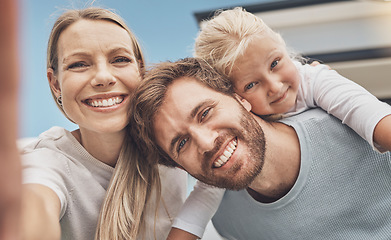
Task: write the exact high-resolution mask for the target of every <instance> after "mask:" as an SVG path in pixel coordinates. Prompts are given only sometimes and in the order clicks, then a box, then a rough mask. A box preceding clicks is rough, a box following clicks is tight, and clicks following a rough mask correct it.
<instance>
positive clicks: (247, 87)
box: [244, 82, 256, 91]
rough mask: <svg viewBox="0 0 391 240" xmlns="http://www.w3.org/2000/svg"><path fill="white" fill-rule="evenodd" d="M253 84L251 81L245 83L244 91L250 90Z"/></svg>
mask: <svg viewBox="0 0 391 240" xmlns="http://www.w3.org/2000/svg"><path fill="white" fill-rule="evenodd" d="M255 85H256V83H255V82H252V83H250V84H248V85H246V86H245V87H244V91H247V90H250V89H251V88H253V87H254V86H255Z"/></svg>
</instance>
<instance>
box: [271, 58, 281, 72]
mask: <svg viewBox="0 0 391 240" xmlns="http://www.w3.org/2000/svg"><path fill="white" fill-rule="evenodd" d="M279 62H280V60H274V61H273V62H272V64H271V65H270V69H271V70H273V68H275V67H276V66H277V65H278V63H279Z"/></svg>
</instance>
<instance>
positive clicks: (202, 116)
mask: <svg viewBox="0 0 391 240" xmlns="http://www.w3.org/2000/svg"><path fill="white" fill-rule="evenodd" d="M209 111H210V108H207V109H206V110H205V111H204V112H203V113H202V114H201V119H200V120H201V121H202V120H203V119H204V118H205V117H206V116H207V115H208V113H209Z"/></svg>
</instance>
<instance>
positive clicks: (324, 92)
mask: <svg viewBox="0 0 391 240" xmlns="http://www.w3.org/2000/svg"><path fill="white" fill-rule="evenodd" d="M294 63H295V65H296V67H297V69H298V71H299V74H300V77H301V82H300V84H299V89H298V94H297V100H296V105H295V106H294V107H293V108H292V109H290V110H289V111H288V112H287V113H285V114H282V117H284V118H285V117H289V116H294V115H297V114H299V113H301V112H304V111H306V110H308V109H310V108H316V107H321V108H322V109H324V110H325V111H327V112H328V113H329V114H331V115H333V116H335V117H337V118H339V119H340V120H341V121H342V123H344V124H346V125H348V126H349V127H350V128H352V129H353V130H354V131H356V132H357V133H358V134H359V135H360V136H361V137H362V138H364V139H365V140H366V141H367V142H368V143H369V144H370V145H371V146H372V147H373V148H375V149H376V150H378V151H380V152H382V151H383V150H382V149H380V148H379V147H378V146H376V145H375V144H374V142H373V131H374V129H375V127H376V125H377V123H378V122H379V121H380V120H381V119H383V118H384V117H385V116H387V115H390V114H391V106H390V105H388V104H387V103H384V102H381V101H379V100H378V99H377V98H376V97H375V96H373V95H372V94H370V93H369V92H368V91H367V90H366V89H364V88H363V87H361V86H360V85H358V84H356V83H354V82H352V81H351V80H349V79H347V78H345V77H343V76H341V75H339V74H338V73H337V72H336V71H334V70H329V69H328V67H327V66H325V65H318V66H316V67H313V66H310V65H308V64H306V65H302V64H301V63H299V62H294ZM223 195H224V189H220V188H215V187H213V188H211V187H209V186H208V185H206V184H203V183H201V182H199V181H198V182H197V184H196V186H195V187H194V190H193V192H192V193H191V194H190V195H189V197H188V198H187V200H186V202H185V204H184V206H183V208H182V210H181V212H180V213H179V215H178V217H177V218H176V219H175V221H174V225H173V226H174V227H176V228H180V229H183V230H185V231H188V232H190V233H192V234H194V235H196V236H198V237H202V235H203V233H204V231H205V227H206V225H207V223H208V222H209V220H210V219H211V218H212V216H213V215H214V213H215V212H216V210H217V207H218V206H219V203H220V201H221V199H222V197H223ZM194 212H197V214H194Z"/></svg>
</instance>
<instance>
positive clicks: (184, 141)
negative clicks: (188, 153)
mask: <svg viewBox="0 0 391 240" xmlns="http://www.w3.org/2000/svg"><path fill="white" fill-rule="evenodd" d="M188 140H189V139H188V138H185V139H182V141H180V142H179V144H178V152H179V151H180V150H181V149H182V148H183V147H184V146H185V144H186V142H187V141H188Z"/></svg>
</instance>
